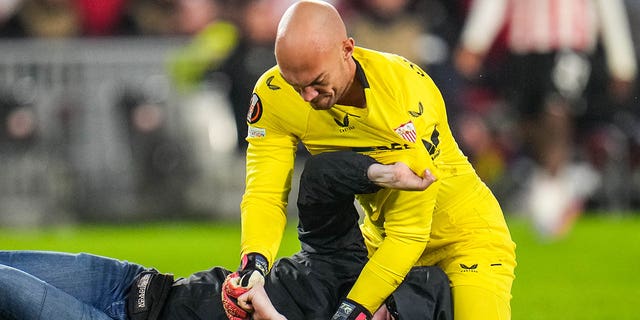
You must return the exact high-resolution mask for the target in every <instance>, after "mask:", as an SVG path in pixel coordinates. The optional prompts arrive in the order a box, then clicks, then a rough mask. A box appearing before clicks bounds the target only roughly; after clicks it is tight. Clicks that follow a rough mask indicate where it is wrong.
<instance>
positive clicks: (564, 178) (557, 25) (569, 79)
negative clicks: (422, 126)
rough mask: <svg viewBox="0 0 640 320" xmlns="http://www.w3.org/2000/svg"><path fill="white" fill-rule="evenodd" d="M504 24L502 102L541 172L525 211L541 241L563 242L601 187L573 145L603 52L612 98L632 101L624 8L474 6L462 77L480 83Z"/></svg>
mask: <svg viewBox="0 0 640 320" xmlns="http://www.w3.org/2000/svg"><path fill="white" fill-rule="evenodd" d="M505 22H506V28H507V38H506V47H507V50H508V56H507V58H506V59H507V60H506V63H505V65H504V69H503V71H504V73H503V75H504V77H505V80H504V82H503V84H504V86H505V92H504V95H505V98H506V99H507V101H508V102H509V107H510V108H512V109H513V111H515V112H516V113H517V119H518V121H519V122H520V125H519V129H520V132H521V136H520V139H521V141H519V143H521V147H522V149H523V150H524V151H525V154H527V155H528V156H530V157H532V158H533V159H534V160H535V163H536V164H537V165H536V166H535V169H534V170H533V172H532V174H531V177H530V180H529V182H530V184H529V185H528V186H527V191H526V192H527V194H526V197H527V199H526V200H525V201H524V203H526V205H525V208H523V209H524V210H525V211H526V212H528V213H530V214H531V215H532V217H533V218H534V221H535V223H536V226H537V227H538V228H539V230H540V231H541V233H542V234H543V235H546V236H550V237H555V236H560V235H562V234H563V233H564V232H566V230H568V227H569V226H570V225H571V221H572V220H573V219H575V217H576V216H577V215H578V214H579V213H580V212H581V210H582V206H583V204H584V201H585V200H586V199H587V198H588V197H590V196H591V195H592V193H593V192H594V191H595V189H596V187H597V186H598V182H597V181H598V178H597V176H595V175H594V172H593V170H592V169H590V167H589V166H587V165H585V164H584V163H583V162H575V160H576V159H575V157H576V155H577V153H576V150H575V149H574V142H573V138H574V137H573V134H574V132H573V126H574V125H575V123H574V119H575V118H576V117H578V116H581V115H583V114H584V112H585V110H587V109H586V108H587V106H588V104H587V103H588V101H587V100H586V98H587V97H588V95H587V92H586V91H585V90H586V89H587V88H588V87H587V85H588V84H589V83H590V80H594V79H598V78H599V76H601V74H597V72H592V71H594V69H593V67H594V64H593V63H594V61H596V60H594V59H596V57H597V55H595V53H596V50H597V49H598V44H599V43H601V44H602V47H603V48H604V51H605V53H606V55H605V58H606V63H607V67H608V74H609V75H610V80H611V81H612V82H610V83H611V84H612V85H611V86H610V88H615V89H616V91H614V92H613V93H615V94H616V95H617V96H624V95H628V94H629V89H630V88H631V87H630V84H631V83H632V81H633V80H634V78H635V76H636V62H635V60H634V58H633V51H632V46H631V38H630V29H629V25H628V21H627V17H626V14H625V8H624V3H623V2H622V1H619V0H614V1H604V0H588V1H583V0H518V1H515V0H474V1H473V2H472V3H471V7H470V11H469V16H468V18H467V21H466V24H465V26H464V29H463V31H462V34H461V40H460V48H459V50H458V51H457V53H456V56H455V62H456V66H457V69H458V70H459V72H460V73H461V74H462V75H464V76H466V77H468V78H469V79H477V78H478V77H481V76H482V73H481V71H482V70H481V65H482V63H483V62H486V61H483V59H485V56H486V55H487V53H488V52H489V50H490V48H491V46H492V44H493V43H494V41H495V39H496V37H497V36H498V34H499V32H500V30H501V29H502V27H503V26H505ZM599 35H601V36H602V38H601V39H598V36H599ZM591 87H593V86H591ZM600 94H602V93H600ZM605 94H606V93H605ZM520 178H521V179H522V178H523V177H520Z"/></svg>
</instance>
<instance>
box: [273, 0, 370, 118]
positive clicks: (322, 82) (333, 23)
mask: <svg viewBox="0 0 640 320" xmlns="http://www.w3.org/2000/svg"><path fill="white" fill-rule="evenodd" d="M353 52H354V42H353V39H351V38H348V37H347V30H346V27H345V25H344V22H343V21H342V18H340V14H338V11H337V10H336V9H335V8H334V7H333V6H332V5H330V4H328V3H326V2H322V1H313V0H303V1H299V2H296V3H295V4H293V5H292V6H291V7H289V9H287V11H286V12H285V13H284V15H283V16H282V19H281V20H280V24H279V25H278V35H277V37H276V46H275V55H276V60H277V62H278V67H279V68H280V74H281V75H282V77H283V78H284V80H285V81H287V82H288V83H289V84H290V85H291V86H292V87H293V88H294V89H295V90H296V91H298V93H299V94H300V96H302V98H303V99H304V100H305V101H307V102H309V104H310V105H311V106H312V107H313V108H315V109H319V110H326V109H330V108H332V107H333V105H334V104H336V103H343V102H344V101H348V100H349V98H350V97H351V96H352V94H350V93H349V92H351V91H353V90H350V88H352V84H353V82H354V81H353V79H354V75H355V69H356V64H355V61H354V60H353V59H352V54H353ZM360 95H361V96H364V92H360Z"/></svg>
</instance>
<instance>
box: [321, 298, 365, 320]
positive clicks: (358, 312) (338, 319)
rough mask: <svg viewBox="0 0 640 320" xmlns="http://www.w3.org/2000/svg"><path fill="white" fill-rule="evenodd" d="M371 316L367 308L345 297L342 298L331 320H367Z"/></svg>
mask: <svg viewBox="0 0 640 320" xmlns="http://www.w3.org/2000/svg"><path fill="white" fill-rule="evenodd" d="M371 318H372V315H371V313H370V312H369V310H367V309H365V308H364V307H363V306H361V305H360V304H359V303H357V302H355V301H353V300H349V299H345V300H342V302H341V303H340V306H339V307H338V311H336V313H335V314H334V315H333V317H332V318H331V320H369V319H371Z"/></svg>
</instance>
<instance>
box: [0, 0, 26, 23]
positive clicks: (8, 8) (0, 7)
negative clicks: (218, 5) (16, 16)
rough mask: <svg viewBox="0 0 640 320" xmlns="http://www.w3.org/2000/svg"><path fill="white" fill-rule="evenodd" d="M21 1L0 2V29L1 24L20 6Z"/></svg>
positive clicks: (7, 0)
mask: <svg viewBox="0 0 640 320" xmlns="http://www.w3.org/2000/svg"><path fill="white" fill-rule="evenodd" d="M20 2H22V0H5V1H0V28H2V25H3V23H4V22H5V21H6V20H7V19H8V18H9V17H11V16H12V15H13V13H14V11H15V10H16V8H17V7H18V6H19V5H20Z"/></svg>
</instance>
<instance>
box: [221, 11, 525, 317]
mask: <svg viewBox="0 0 640 320" xmlns="http://www.w3.org/2000/svg"><path fill="white" fill-rule="evenodd" d="M389 41H393V39H389ZM275 56H276V60H277V65H276V66H274V67H273V68H271V69H270V70H268V71H266V72H265V73H264V74H263V76H262V77H261V78H260V79H259V80H258V82H257V83H256V86H255V89H254V92H253V95H252V97H251V103H250V106H249V111H248V114H247V121H248V124H249V129H248V133H247V138H246V139H247V141H248V143H249V145H248V148H247V155H246V166H247V167H246V174H247V177H246V190H245V193H244V197H243V200H242V204H241V215H242V216H241V217H242V242H241V254H242V263H241V266H240V267H239V269H238V272H236V273H234V274H233V276H231V277H230V278H229V279H228V281H227V282H226V283H225V285H226V286H233V287H234V288H235V289H237V288H243V289H245V290H247V289H248V288H250V287H252V286H253V285H254V283H255V284H257V285H260V283H261V281H260V278H261V277H262V276H263V275H264V274H265V273H267V272H268V271H269V268H270V266H271V265H272V263H273V261H274V258H275V256H276V254H277V251H278V247H279V246H280V241H281V238H282V233H283V229H284V227H285V224H286V216H287V215H286V205H287V203H286V201H287V198H288V193H289V191H290V186H291V176H292V171H293V166H294V158H295V154H296V147H297V145H298V143H299V142H302V143H303V144H304V145H305V146H306V148H307V150H308V151H309V152H310V153H311V154H313V155H315V154H320V153H324V152H331V151H338V150H353V151H356V152H358V153H361V154H365V155H369V156H371V157H373V158H375V159H376V160H377V161H379V162H381V163H384V164H392V163H396V162H402V163H405V164H407V165H408V166H409V167H410V168H411V169H412V171H413V172H414V173H416V174H417V175H420V176H423V175H424V174H425V173H427V172H430V173H432V174H433V175H435V176H436V177H437V181H436V182H435V183H433V184H432V185H431V186H430V187H429V188H427V189H426V190H423V191H407V190H395V189H386V188H385V189H382V190H380V191H378V192H376V193H374V194H368V195H359V196H358V197H357V199H358V201H359V202H360V204H361V206H362V208H363V210H364V212H365V216H364V219H363V223H362V225H361V230H362V232H363V235H364V238H365V242H366V245H367V249H368V256H369V260H368V262H367V263H366V264H365V266H364V268H363V270H362V272H361V273H360V275H359V277H358V279H357V281H356V282H355V284H354V286H353V287H352V288H351V290H350V291H349V292H348V293H347V294H346V296H344V297H343V300H342V302H341V303H340V304H339V305H337V306H336V313H335V315H334V317H333V319H368V318H370V317H371V315H372V314H373V313H374V312H375V311H376V310H377V309H378V307H379V306H381V305H382V304H383V302H384V301H385V299H386V298H387V297H388V296H389V294H391V293H392V292H393V291H394V290H395V289H396V288H397V287H398V285H399V284H400V283H401V282H402V281H403V279H404V278H405V276H406V275H407V273H408V272H409V270H411V268H412V267H414V266H429V265H437V266H440V267H441V268H442V269H443V270H444V271H445V272H446V273H447V275H448V277H449V279H450V284H451V288H452V295H453V301H454V314H455V317H456V319H458V320H466V319H509V318H510V317H511V309H510V299H511V286H512V282H513V279H514V269H515V266H516V261H515V244H514V243H513V241H512V240H511V236H510V233H509V230H508V228H507V225H506V223H505V220H504V216H503V213H502V210H501V208H500V205H499V204H498V201H497V200H496V198H495V197H494V195H493V194H492V193H491V191H490V190H489V189H488V188H487V186H486V185H485V184H484V183H483V182H482V181H481V180H480V178H479V177H478V175H477V174H476V173H475V170H474V169H473V167H472V166H471V164H470V163H469V161H468V160H467V158H466V156H465V155H464V154H463V153H462V152H461V150H460V149H459V147H458V145H457V143H456V141H455V139H454V137H453V135H452V132H451V129H450V127H449V124H448V123H447V115H446V109H445V104H444V101H443V99H442V96H441V94H440V92H439V90H438V88H437V87H436V85H435V84H434V83H433V81H432V80H431V78H430V77H429V76H428V75H427V74H426V73H425V72H424V71H423V70H421V69H420V68H419V67H418V66H417V65H415V64H413V63H412V62H410V61H407V60H406V59H404V58H403V57H400V56H397V55H394V54H390V53H382V52H376V51H373V50H368V49H365V48H361V47H356V46H355V42H354V39H352V38H350V37H348V36H347V33H346V29H345V25H344V23H343V21H342V19H341V17H340V15H339V14H338V12H337V11H336V9H335V8H334V7H333V6H331V5H330V4H328V3H325V2H319V1H299V2H297V3H295V4H293V5H292V6H291V7H290V8H289V9H288V10H287V11H286V12H285V14H284V15H283V17H282V19H281V21H280V24H279V26H278V34H277V39H276V43H275ZM317 219H322V217H318V218H317ZM326 237H327V239H331V237H332V230H326ZM425 286H428V284H426V283H425Z"/></svg>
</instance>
